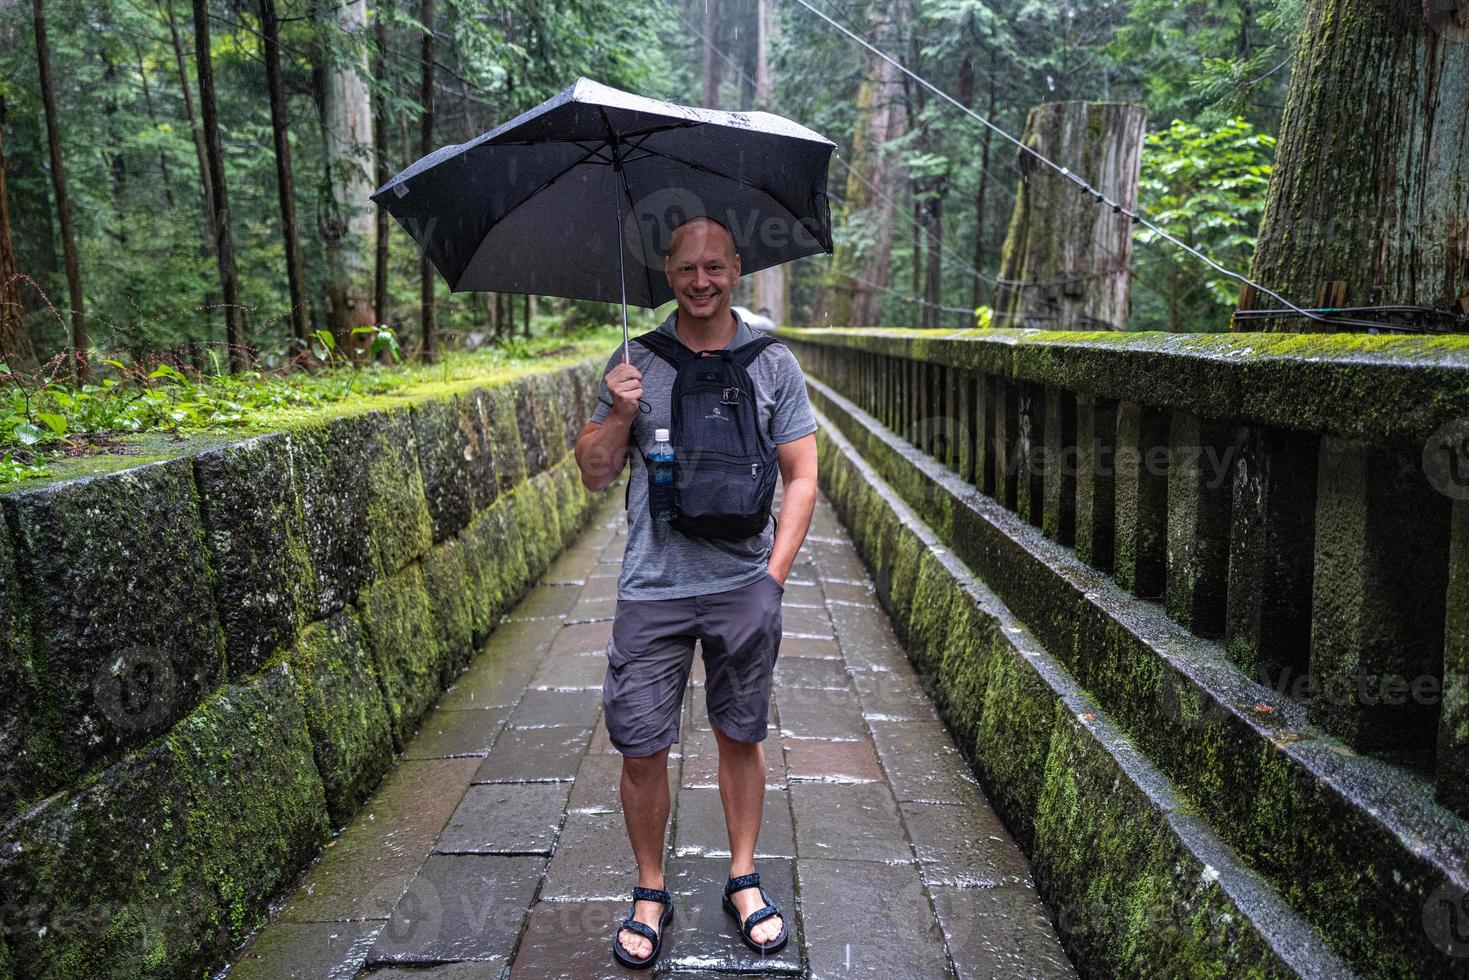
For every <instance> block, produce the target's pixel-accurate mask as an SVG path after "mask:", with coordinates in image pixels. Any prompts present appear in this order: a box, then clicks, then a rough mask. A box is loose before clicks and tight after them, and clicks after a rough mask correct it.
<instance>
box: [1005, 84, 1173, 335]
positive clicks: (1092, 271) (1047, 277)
mask: <svg viewBox="0 0 1469 980" xmlns="http://www.w3.org/2000/svg"><path fill="white" fill-rule="evenodd" d="M1146 125H1147V114H1146V113H1145V112H1144V111H1143V110H1142V108H1141V107H1140V106H1134V105H1126V104H1123V103H1118V102H1046V103H1043V104H1041V105H1038V106H1036V107H1035V108H1034V109H1032V110H1030V117H1029V118H1028V119H1027V120H1026V122H1025V137H1024V140H1025V145H1026V146H1029V147H1031V148H1032V149H1034V150H1035V151H1036V152H1038V153H1041V154H1043V155H1044V156H1046V157H1047V158H1049V159H1051V160H1053V161H1055V162H1056V163H1058V164H1060V165H1061V166H1063V167H1067V168H1068V169H1070V170H1071V172H1072V173H1075V174H1077V175H1078V176H1080V177H1082V178H1084V179H1085V180H1087V181H1088V182H1089V183H1091V185H1092V186H1093V187H1095V188H1097V189H1098V190H1100V191H1101V192H1102V193H1103V194H1105V195H1107V197H1109V198H1110V199H1112V200H1114V201H1116V202H1118V203H1119V204H1121V205H1122V206H1124V207H1127V208H1134V207H1136V206H1137V180H1138V170H1139V167H1140V166H1141V163H1142V148H1143V135H1144V130H1145V127H1146ZM1019 157H1020V159H1019V165H1020V171H1021V179H1020V188H1019V191H1018V193H1017V194H1016V195H1015V210H1014V212H1013V214H1012V215H1011V217H1010V231H1009V234H1008V235H1007V236H1006V237H1005V250H1004V252H1003V254H1002V256H1001V259H1000V280H1001V281H1000V287H999V292H998V295H997V296H996V300H995V323H996V325H997V326H1001V327H1047V328H1050V329H1083V330H1120V329H1122V327H1123V324H1124V322H1125V321H1126V319H1127V298H1128V279H1129V270H1130V268H1131V265H1132V225H1131V222H1130V221H1129V219H1128V218H1127V216H1126V215H1124V214H1120V213H1117V212H1114V211H1113V210H1112V208H1110V207H1108V206H1107V205H1105V204H1101V203H1098V202H1097V201H1096V200H1095V199H1093V198H1092V197H1091V196H1090V195H1088V194H1087V193H1086V192H1084V191H1082V190H1081V189H1080V188H1079V187H1077V186H1076V184H1075V183H1073V182H1072V181H1071V180H1068V179H1067V178H1066V177H1064V176H1062V175H1061V174H1058V173H1056V172H1055V171H1054V170H1052V169H1051V168H1049V167H1047V166H1045V165H1044V164H1043V163H1041V162H1040V161H1039V160H1037V159H1035V158H1034V157H1033V156H1031V155H1030V154H1028V153H1024V152H1021V153H1020V154H1019Z"/></svg>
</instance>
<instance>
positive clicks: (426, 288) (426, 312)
mask: <svg viewBox="0 0 1469 980" xmlns="http://www.w3.org/2000/svg"><path fill="white" fill-rule="evenodd" d="M434 6H435V5H434V0H420V3H419V7H418V19H419V21H420V22H421V23H422V24H423V28H424V35H423V50H422V51H421V52H420V57H421V58H422V63H423V73H422V75H421V76H420V79H419V82H420V86H419V94H418V98H419V101H420V102H421V103H422V104H423V115H422V116H420V117H419V121H418V124H419V139H418V149H419V153H420V154H422V155H427V154H429V153H432V152H433V149H434ZM418 277H419V286H420V295H419V300H420V304H419V305H420V307H421V308H422V320H423V325H422V326H423V348H422V349H421V350H420V351H419V358H420V359H422V360H423V361H425V362H428V363H432V362H433V361H435V360H437V359H438V353H439V350H438V349H439V324H438V320H437V311H436V310H435V309H434V265H433V263H432V262H430V261H429V257H428V253H427V252H425V253H423V255H421V256H420V257H419V262H418Z"/></svg>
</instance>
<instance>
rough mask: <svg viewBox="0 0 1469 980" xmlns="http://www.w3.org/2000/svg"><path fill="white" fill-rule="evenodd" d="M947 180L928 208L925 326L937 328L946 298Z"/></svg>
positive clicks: (924, 294)
mask: <svg viewBox="0 0 1469 980" xmlns="http://www.w3.org/2000/svg"><path fill="white" fill-rule="evenodd" d="M945 180H946V178H940V180H939V188H940V189H939V190H938V191H937V192H936V193H935V194H934V196H933V199H932V201H931V202H930V203H929V206H928V221H927V222H925V228H926V230H927V231H928V268H927V272H926V275H925V276H924V285H923V299H924V303H925V304H926V305H925V306H924V307H923V325H924V326H925V327H930V328H937V327H941V326H943V319H942V315H943V310H941V309H939V307H940V305H941V304H942V303H943V296H944V270H943V258H944V193H945V192H944V190H943V189H942V188H943V186H944V183H945Z"/></svg>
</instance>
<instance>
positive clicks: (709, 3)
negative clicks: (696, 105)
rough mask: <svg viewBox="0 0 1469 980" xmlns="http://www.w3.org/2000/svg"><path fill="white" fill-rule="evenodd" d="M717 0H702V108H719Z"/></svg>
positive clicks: (721, 70)
mask: <svg viewBox="0 0 1469 980" xmlns="http://www.w3.org/2000/svg"><path fill="white" fill-rule="evenodd" d="M718 37H719V0H704V103H703V105H704V108H706V109H718V108H719V85H720V82H722V81H723V80H724V64H723V62H722V61H721V60H720V57H719V55H720V52H719V48H718V43H719V42H718V41H717V40H716V39H717V38H718Z"/></svg>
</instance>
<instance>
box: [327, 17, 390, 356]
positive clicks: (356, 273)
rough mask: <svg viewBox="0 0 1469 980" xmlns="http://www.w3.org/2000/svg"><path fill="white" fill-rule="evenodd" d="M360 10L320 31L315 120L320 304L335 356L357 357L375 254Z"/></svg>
mask: <svg viewBox="0 0 1469 980" xmlns="http://www.w3.org/2000/svg"><path fill="white" fill-rule="evenodd" d="M365 8H366V3H365V2H362V0H359V2H353V3H337V4H336V5H335V10H334V12H333V13H332V14H330V15H328V18H327V22H326V24H324V25H323V28H324V31H325V34H324V38H325V41H326V45H325V46H326V48H327V50H328V51H329V52H330V55H329V59H330V63H329V64H328V65H326V66H325V68H324V78H323V79H322V89H321V121H322V130H323V139H324V142H325V148H326V170H327V174H326V176H327V184H328V187H329V189H330V193H329V194H328V195H327V198H328V199H327V201H326V213H325V214H324V215H323V221H322V239H323V245H324V247H325V251H326V297H327V303H328V304H329V306H330V307H331V309H330V312H329V314H328V315H329V317H330V322H331V329H332V333H333V334H334V335H335V336H336V338H337V349H338V350H343V351H345V350H352V351H353V353H354V356H355V355H356V354H357V353H359V351H357V350H356V347H357V346H358V345H357V343H356V342H355V339H354V336H353V334H352V330H353V328H354V327H362V326H367V325H368V324H371V323H373V322H374V321H375V319H376V317H375V315H374V311H373V308H372V295H371V293H370V292H369V289H370V284H369V282H368V271H367V257H368V255H369V254H372V253H373V252H375V251H376V248H375V245H374V239H375V238H376V237H377V221H376V219H375V218H374V216H373V214H372V212H371V211H370V210H369V208H368V206H367V203H366V202H367V198H368V195H370V194H371V193H372V191H373V186H372V165H371V159H372V152H373V151H372V147H373V139H372V105H371V100H370V99H369V97H368V91H367V81H366V79H367V74H368V65H367V45H366V44H365V43H364V42H365V41H366V33H367V11H366V9H365Z"/></svg>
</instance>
